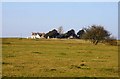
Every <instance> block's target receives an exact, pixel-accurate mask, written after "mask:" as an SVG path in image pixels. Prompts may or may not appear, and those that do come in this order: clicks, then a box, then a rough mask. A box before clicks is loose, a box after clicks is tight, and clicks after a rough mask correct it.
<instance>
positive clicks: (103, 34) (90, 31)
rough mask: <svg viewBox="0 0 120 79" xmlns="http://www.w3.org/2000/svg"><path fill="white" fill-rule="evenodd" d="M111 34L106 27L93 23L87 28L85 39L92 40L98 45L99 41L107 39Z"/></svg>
mask: <svg viewBox="0 0 120 79" xmlns="http://www.w3.org/2000/svg"><path fill="white" fill-rule="evenodd" d="M110 35H111V34H110V33H109V32H108V31H107V30H105V29H104V27H103V26H101V25H98V26H97V25H92V26H91V27H88V28H86V29H85V33H84V35H83V38H84V39H88V40H90V41H91V42H92V43H94V44H95V45H97V43H98V42H100V41H103V40H105V39H106V38H107V37H109V36H110Z"/></svg>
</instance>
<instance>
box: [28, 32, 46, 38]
mask: <svg viewBox="0 0 120 79" xmlns="http://www.w3.org/2000/svg"><path fill="white" fill-rule="evenodd" d="M44 35H45V33H39V32H37V33H36V32H32V33H31V37H27V39H28V38H32V39H40V38H44Z"/></svg>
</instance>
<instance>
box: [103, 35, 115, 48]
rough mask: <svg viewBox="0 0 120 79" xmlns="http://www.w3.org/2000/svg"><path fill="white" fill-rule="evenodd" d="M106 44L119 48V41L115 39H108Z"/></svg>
mask: <svg viewBox="0 0 120 79" xmlns="http://www.w3.org/2000/svg"><path fill="white" fill-rule="evenodd" d="M105 42H106V43H108V44H109V45H113V46H117V39H116V38H115V37H113V36H112V37H108V38H107V39H106V40H105Z"/></svg>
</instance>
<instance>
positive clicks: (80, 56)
mask: <svg viewBox="0 0 120 79" xmlns="http://www.w3.org/2000/svg"><path fill="white" fill-rule="evenodd" d="M2 44H3V45H2V57H3V59H2V61H3V62H2V66H3V67H2V68H3V72H2V75H3V76H8V77H21V76H22V77H85V76H86V77H118V47H117V46H110V45H105V44H98V45H93V44H92V43H90V42H89V41H84V40H78V39H36V40H33V39H18V38H3V39H2Z"/></svg>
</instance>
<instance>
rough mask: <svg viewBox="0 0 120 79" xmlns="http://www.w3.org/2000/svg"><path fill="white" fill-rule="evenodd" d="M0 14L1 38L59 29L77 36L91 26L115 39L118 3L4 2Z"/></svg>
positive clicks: (25, 35) (116, 34)
mask: <svg viewBox="0 0 120 79" xmlns="http://www.w3.org/2000/svg"><path fill="white" fill-rule="evenodd" d="M2 13H3V15H2V21H3V22H2V23H3V28H2V36H3V37H16V36H17V37H20V36H23V37H27V36H31V32H45V33H47V32H48V31H50V30H52V29H57V28H58V27H59V26H63V28H64V32H67V31H68V30H70V29H74V30H75V31H76V33H77V32H78V31H79V30H80V29H82V28H83V27H87V26H90V25H93V24H97V25H103V26H104V27H105V29H107V30H108V31H109V32H110V33H112V35H114V36H115V37H117V36H118V3H117V2H76V3H75V2H4V3H3V4H2Z"/></svg>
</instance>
